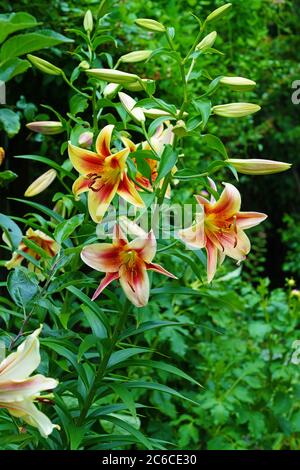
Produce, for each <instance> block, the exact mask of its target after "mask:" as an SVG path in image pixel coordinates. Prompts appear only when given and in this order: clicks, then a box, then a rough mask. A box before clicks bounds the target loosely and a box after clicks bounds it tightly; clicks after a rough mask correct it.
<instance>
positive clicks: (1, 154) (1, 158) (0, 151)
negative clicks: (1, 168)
mask: <svg viewBox="0 0 300 470" xmlns="http://www.w3.org/2000/svg"><path fill="white" fill-rule="evenodd" d="M4 158H5V151H4V148H3V147H0V165H2V163H3V161H4Z"/></svg>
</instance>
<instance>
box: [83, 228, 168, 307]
mask: <svg viewBox="0 0 300 470" xmlns="http://www.w3.org/2000/svg"><path fill="white" fill-rule="evenodd" d="M155 253H156V239H155V236H154V233H153V231H152V230H151V231H150V232H149V233H148V234H145V237H138V238H135V239H134V240H132V241H131V242H129V241H128V240H127V238H126V237H125V235H124V234H123V232H122V230H121V228H120V226H119V225H116V226H115V228H114V236H113V243H95V244H93V245H89V246H86V247H85V248H83V250H82V252H81V258H82V260H83V261H84V263H85V264H87V265H88V266H90V267H91V268H93V269H96V270H97V271H101V272H105V273H106V275H105V277H104V278H103V279H102V281H101V283H100V285H99V287H98V288H97V290H96V291H95V293H94V295H93V297H92V300H95V299H96V298H97V297H98V296H99V295H100V294H101V292H102V291H103V289H105V287H107V286H108V284H110V283H111V282H112V281H114V280H116V279H119V280H120V284H121V287H122V288H123V290H124V293H125V295H126V296H127V298H128V299H129V300H130V302H132V303H133V304H134V305H135V306H136V307H144V306H145V305H146V304H147V303H148V300H149V291H150V286H149V279H148V274H147V270H150V271H156V272H158V273H160V274H164V275H165V276H169V277H172V278H173V279H177V278H176V276H174V275H173V274H171V273H169V272H168V271H166V270H165V269H164V268H163V267H161V266H160V265H159V264H155V263H152V260H153V258H154V256H155Z"/></svg>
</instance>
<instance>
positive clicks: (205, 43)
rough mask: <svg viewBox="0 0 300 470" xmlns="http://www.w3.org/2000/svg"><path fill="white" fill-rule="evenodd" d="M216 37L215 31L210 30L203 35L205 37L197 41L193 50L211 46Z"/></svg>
mask: <svg viewBox="0 0 300 470" xmlns="http://www.w3.org/2000/svg"><path fill="white" fill-rule="evenodd" d="M216 38H217V32H216V31H212V32H211V33H209V34H208V35H207V36H205V38H203V39H202V41H201V42H199V44H198V45H197V46H196V48H195V50H196V51H202V50H203V49H208V48H209V47H213V45H214V42H215V40H216Z"/></svg>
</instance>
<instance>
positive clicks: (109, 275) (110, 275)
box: [92, 272, 119, 300]
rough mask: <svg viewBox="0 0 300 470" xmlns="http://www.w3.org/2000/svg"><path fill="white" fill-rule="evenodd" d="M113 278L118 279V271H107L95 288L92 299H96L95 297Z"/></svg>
mask: <svg viewBox="0 0 300 470" xmlns="http://www.w3.org/2000/svg"><path fill="white" fill-rule="evenodd" d="M115 279H119V273H118V272H117V273H107V274H106V275H105V276H104V278H103V279H102V281H101V282H100V284H99V286H98V288H97V289H96V290H95V292H94V295H93V297H92V300H95V299H97V297H98V296H99V295H100V294H101V292H102V291H103V290H104V289H105V287H107V286H108V284H110V283H111V282H112V281H114V280H115Z"/></svg>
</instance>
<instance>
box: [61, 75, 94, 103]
mask: <svg viewBox="0 0 300 470" xmlns="http://www.w3.org/2000/svg"><path fill="white" fill-rule="evenodd" d="M62 77H63V79H64V81H65V82H66V83H67V84H68V85H69V87H71V88H72V90H74V91H76V93H79V94H80V95H82V96H84V97H85V98H88V99H89V100H90V99H91V97H90V96H89V95H88V94H87V93H84V92H83V91H81V90H79V89H78V88H76V87H75V86H74V85H73V83H71V82H70V80H69V79H68V78H67V77H66V75H65V74H64V72H63V73H62Z"/></svg>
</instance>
